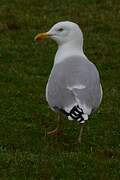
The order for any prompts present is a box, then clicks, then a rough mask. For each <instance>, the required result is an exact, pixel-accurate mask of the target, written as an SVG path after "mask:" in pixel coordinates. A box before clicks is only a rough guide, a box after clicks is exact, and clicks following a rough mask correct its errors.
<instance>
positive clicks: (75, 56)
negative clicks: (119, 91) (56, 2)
mask: <svg viewBox="0 0 120 180" xmlns="http://www.w3.org/2000/svg"><path fill="white" fill-rule="evenodd" d="M46 38H51V39H53V40H54V41H56V43H57V44H58V49H57V52H56V55H55V59H54V63H53V67H52V70H51V73H50V76H49V79H48V83H47V86H46V100H47V102H48V105H49V106H50V108H51V109H52V110H53V111H55V112H57V113H58V125H57V127H56V129H55V130H53V131H50V132H48V134H49V135H55V134H59V132H60V128H61V122H62V116H63V115H64V116H66V117H67V118H68V120H72V121H76V122H77V123H78V124H80V125H81V126H80V127H81V128H80V133H79V136H78V142H79V143H81V137H82V132H83V125H84V124H85V123H86V122H87V120H88V118H89V116H90V114H91V113H93V112H95V111H96V110H97V108H98V107H99V106H100V104H101V100H102V94H103V91H102V86H101V83H100V77H99V72H98V70H97V68H96V66H95V65H94V64H93V63H92V62H91V61H90V60H89V59H88V58H87V57H86V55H85V54H84V52H83V33H82V31H81V29H80V27H79V26H78V24H76V23H74V22H70V21H62V22H58V23H56V24H55V25H54V26H53V27H52V28H51V29H50V30H49V31H48V32H45V33H39V34H37V35H36V36H35V40H36V41H37V42H41V41H42V40H44V39H46Z"/></svg>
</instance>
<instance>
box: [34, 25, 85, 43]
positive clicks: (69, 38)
mask: <svg viewBox="0 0 120 180" xmlns="http://www.w3.org/2000/svg"><path fill="white" fill-rule="evenodd" d="M46 37H50V38H51V39H53V40H55V41H56V42H57V44H58V45H63V44H65V43H68V42H69V43H70V42H73V43H76V44H79V45H81V46H83V35H82V31H81V29H80V28H79V26H78V25H77V24H75V23H73V22H70V21H62V22H59V23H57V24H55V25H54V26H53V27H52V28H51V29H50V30H49V31H48V32H46V33H40V34H38V35H37V36H36V37H35V40H36V41H41V40H43V39H45V38H46Z"/></svg>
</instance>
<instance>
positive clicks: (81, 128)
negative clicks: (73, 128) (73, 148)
mask: <svg viewBox="0 0 120 180" xmlns="http://www.w3.org/2000/svg"><path fill="white" fill-rule="evenodd" d="M83 128H84V124H81V127H80V133H79V136H78V143H79V144H81V141H82V133H83Z"/></svg>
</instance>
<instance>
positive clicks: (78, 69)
mask: <svg viewBox="0 0 120 180" xmlns="http://www.w3.org/2000/svg"><path fill="white" fill-rule="evenodd" d="M47 88H48V90H47V94H48V95H47V96H48V102H49V104H50V106H52V107H53V106H56V107H58V108H64V109H65V110H66V111H69V110H70V109H71V108H72V107H73V106H74V105H77V104H79V105H80V107H81V108H82V109H84V110H85V111H86V113H87V114H90V113H91V111H92V110H94V109H96V108H97V106H98V104H99V101H100V81H99V74H98V71H97V69H96V67H95V66H94V65H93V64H92V63H91V62H89V61H87V60H85V59H83V58H81V59H80V57H79V58H78V57H71V59H69V60H65V61H63V62H62V63H59V64H57V65H55V67H54V68H53V70H52V73H51V75H50V78H49V82H48V87H47Z"/></svg>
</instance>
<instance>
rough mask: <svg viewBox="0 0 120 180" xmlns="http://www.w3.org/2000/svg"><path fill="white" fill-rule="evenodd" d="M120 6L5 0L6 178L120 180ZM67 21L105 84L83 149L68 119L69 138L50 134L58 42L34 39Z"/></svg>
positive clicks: (0, 15) (1, 18)
mask: <svg viewBox="0 0 120 180" xmlns="http://www.w3.org/2000/svg"><path fill="white" fill-rule="evenodd" d="M119 9H120V2H119V0H116V1H114V0H105V1H103V0H101V1H99V0H74V1H73V0H66V1H62V0H58V1H55V0H52V1H48V0H46V1H43V0H26V1H25V0H19V1H18V0H12V1H9V0H6V1H5V0H1V1H0V180H93V179H94V180H96V179H97V180H98V179H99V180H119V179H120V110H119V108H120V71H119V69H120V39H119V38H120V34H119V19H120V10H119ZM61 20H71V21H74V22H77V23H78V24H79V25H80V27H81V28H82V31H83V32H84V51H85V53H86V55H87V56H88V57H89V58H90V59H91V60H92V62H94V63H95V64H96V66H97V68H98V69H99V72H100V75H101V81H102V85H103V89H104V98H103V101H102V104H101V107H100V109H99V110H98V112H96V114H94V115H93V116H92V117H91V119H90V121H89V122H88V124H87V125H86V128H85V130H84V133H83V141H82V144H81V146H80V147H79V146H78V145H74V144H73V142H74V141H75V140H76V137H77V134H78V132H79V125H78V124H77V123H74V122H70V121H68V120H65V133H66V134H65V135H64V136H62V137H58V138H55V137H48V136H46V132H47V131H49V130H51V129H52V128H54V127H55V125H56V114H54V113H53V112H52V111H51V110H50V109H49V108H48V105H47V103H46V100H45V96H44V94H45V86H46V82H47V79H48V76H49V73H50V70H51V67H52V64H53V59H54V54H55V52H56V49H57V46H56V44H55V43H54V42H52V41H51V40H47V41H45V42H43V43H41V44H37V43H35V42H34V36H35V35H36V34H37V33H38V32H44V31H47V30H48V29H49V28H50V27H51V26H52V25H53V24H54V23H56V22H58V21H61ZM65 143H67V144H69V145H65Z"/></svg>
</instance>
